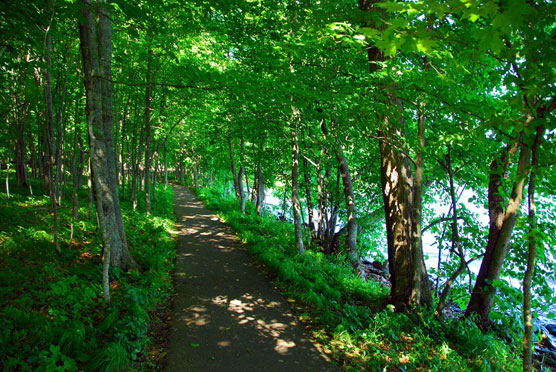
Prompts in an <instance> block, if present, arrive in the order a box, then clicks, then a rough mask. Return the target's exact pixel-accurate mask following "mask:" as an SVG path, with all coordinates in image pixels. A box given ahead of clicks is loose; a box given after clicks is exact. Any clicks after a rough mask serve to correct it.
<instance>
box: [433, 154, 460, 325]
mask: <svg viewBox="0 0 556 372" xmlns="http://www.w3.org/2000/svg"><path fill="white" fill-rule="evenodd" d="M446 171H447V172H448V177H449V182H450V199H451V201H452V208H451V209H452V252H457V255H458V257H459V266H458V268H457V270H456V271H455V272H454V273H453V274H452V275H450V277H449V278H448V280H447V281H446V284H445V285H444V289H443V290H442V293H441V294H440V298H439V300H438V305H437V306H436V312H437V313H438V314H440V313H441V312H442V310H444V307H445V306H446V299H447V298H448V294H449V293H450V289H451V288H452V285H453V284H454V282H455V281H456V279H457V278H458V277H459V276H460V275H461V273H463V272H464V271H465V268H466V267H467V263H466V262H465V255H464V253H463V249H462V248H461V244H460V242H459V232H458V208H457V199H456V187H455V184H454V176H455V174H454V171H453V169H452V158H451V147H450V145H448V155H446Z"/></svg>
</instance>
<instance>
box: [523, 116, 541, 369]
mask: <svg viewBox="0 0 556 372" xmlns="http://www.w3.org/2000/svg"><path fill="white" fill-rule="evenodd" d="M543 133H544V126H540V127H538V128H537V136H536V137H535V142H534V144H533V148H532V150H531V157H532V160H531V175H530V177H529V190H528V195H527V202H528V206H529V235H528V242H529V252H528V255H527V270H526V271H525V277H524V278H523V327H524V332H523V370H524V371H532V370H533V363H532V356H533V313H532V312H531V285H532V282H533V277H534V276H535V269H536V266H537V238H536V232H535V230H536V229H537V214H536V213H537V207H536V205H535V178H536V174H537V171H536V170H537V167H538V163H539V159H538V156H537V151H538V148H539V146H540V143H541V142H542V140H543Z"/></svg>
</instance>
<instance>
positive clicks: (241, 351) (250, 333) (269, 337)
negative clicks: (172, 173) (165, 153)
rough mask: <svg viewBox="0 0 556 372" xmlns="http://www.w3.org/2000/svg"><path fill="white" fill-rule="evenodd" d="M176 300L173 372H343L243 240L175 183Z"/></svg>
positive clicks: (170, 347) (170, 363)
mask: <svg viewBox="0 0 556 372" xmlns="http://www.w3.org/2000/svg"><path fill="white" fill-rule="evenodd" d="M174 202H175V210H176V215H177V217H178V229H179V234H180V236H179V242H178V257H177V259H176V268H175V275H174V285H175V292H176V294H175V300H174V309H173V316H172V326H171V330H170V336H169V343H168V357H167V365H166V371H168V372H178V371H179V372H185V371H195V372H204V371H242V372H243V371H253V372H254V371H288V372H297V371H339V370H340V369H339V367H337V366H336V365H335V364H333V363H331V362H329V361H327V360H326V358H325V356H324V355H323V354H322V353H320V352H319V351H318V350H317V348H316V347H315V345H314V344H313V343H312V342H311V341H310V340H309V338H308V335H307V334H306V332H305V331H304V329H303V327H302V325H301V324H298V322H297V321H296V319H295V317H294V316H293V314H292V313H291V311H290V309H289V305H288V304H287V302H286V301H285V300H284V298H283V297H282V296H281V295H280V294H279V293H277V292H276V291H275V290H274V289H273V288H272V287H271V286H270V284H269V283H268V280H267V279H266V278H265V277H264V275H262V274H261V273H260V272H259V270H258V269H257V268H256V266H255V264H254V262H253V260H252V259H251V258H250V257H249V256H248V254H247V253H246V252H245V251H244V250H243V249H242V248H241V247H240V246H239V243H238V242H237V239H236V238H235V237H234V236H233V235H232V234H231V233H230V232H229V231H228V229H227V228H226V226H225V225H224V224H222V223H221V222H220V221H219V220H218V218H217V217H216V216H215V215H214V214H213V213H212V212H211V211H209V210H207V209H206V208H204V207H203V205H202V203H201V202H199V201H198V200H197V199H196V197H195V196H194V195H193V193H192V192H191V191H189V190H187V189H185V188H184V187H181V186H174Z"/></svg>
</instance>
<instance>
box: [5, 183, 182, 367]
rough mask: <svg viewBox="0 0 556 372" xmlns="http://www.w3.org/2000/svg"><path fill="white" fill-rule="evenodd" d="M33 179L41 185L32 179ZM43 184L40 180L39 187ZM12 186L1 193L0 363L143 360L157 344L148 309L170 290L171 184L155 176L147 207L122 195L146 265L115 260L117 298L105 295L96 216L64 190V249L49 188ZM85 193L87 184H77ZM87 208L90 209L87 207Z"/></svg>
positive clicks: (128, 363)
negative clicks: (133, 268) (57, 242)
mask: <svg viewBox="0 0 556 372" xmlns="http://www.w3.org/2000/svg"><path fill="white" fill-rule="evenodd" d="M34 186H36V185H34ZM37 189H38V187H37ZM26 193H27V191H26V190H24V189H18V188H17V187H14V193H13V195H12V197H11V198H10V199H7V198H6V197H5V196H4V195H1V196H0V215H1V216H9V218H1V219H0V230H1V231H2V235H1V236H2V238H1V239H0V252H1V253H2V254H1V255H0V279H1V280H2V286H1V287H0V291H1V292H0V295H1V296H0V317H1V318H2V322H3V327H2V330H1V331H0V361H1V362H0V366H2V367H3V370H20V369H21V370H43V371H82V370H91V371H124V370H129V369H130V368H132V369H140V363H141V360H143V359H145V356H144V352H145V348H146V347H147V346H148V345H149V344H150V342H151V340H150V335H149V323H150V321H151V315H150V314H151V312H153V311H155V310H156V309H158V308H159V307H161V306H164V303H165V302H166V301H167V299H168V298H169V296H170V294H171V290H172V281H171V271H172V268H173V258H174V254H175V253H174V252H175V250H174V245H175V242H174V239H173V237H172V236H171V234H170V232H169V231H170V230H171V228H172V226H173V218H172V210H173V202H172V190H171V189H165V188H164V187H160V186H157V199H156V201H155V202H154V203H153V211H152V215H151V216H150V217H147V216H146V215H145V214H144V213H139V212H135V213H134V212H132V210H131V205H130V204H129V203H128V202H123V203H122V205H123V215H124V220H125V221H124V225H125V227H126V233H127V237H128V242H129V245H130V250H131V252H132V255H133V256H134V258H136V260H137V262H139V263H140V265H141V268H142V272H129V273H124V272H121V271H119V270H115V269H113V270H111V274H110V276H111V287H112V302H111V303H110V304H109V305H107V304H106V303H104V300H103V298H102V287H101V271H102V270H101V263H100V254H101V250H100V243H99V238H98V234H97V232H96V226H95V223H93V222H90V221H87V220H83V219H81V220H79V221H77V222H76V225H75V231H74V241H73V244H72V245H71V246H70V245H69V241H68V238H69V229H68V228H67V227H65V226H69V220H70V213H71V208H69V207H68V204H69V201H66V200H64V201H63V203H62V206H61V207H60V209H59V212H60V218H61V219H62V221H63V222H62V223H61V226H64V227H62V229H61V231H60V238H61V241H62V244H61V246H62V254H60V255H58V254H56V253H55V250H54V247H53V244H52V239H53V236H52V233H51V227H50V226H49V225H50V223H51V220H50V216H48V215H47V214H46V213H44V211H45V210H48V208H49V201H48V198H47V197H45V196H43V195H35V196H28V195H26ZM80 198H81V200H86V198H87V195H86V190H80ZM79 214H80V217H83V216H86V215H87V211H86V210H84V209H83V208H82V209H81V210H80V212H79Z"/></svg>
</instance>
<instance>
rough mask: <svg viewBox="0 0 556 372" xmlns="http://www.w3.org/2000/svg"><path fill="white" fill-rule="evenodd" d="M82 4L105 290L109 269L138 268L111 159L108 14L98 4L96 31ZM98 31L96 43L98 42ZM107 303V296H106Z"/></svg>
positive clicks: (87, 3)
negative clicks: (112, 267) (110, 267)
mask: <svg viewBox="0 0 556 372" xmlns="http://www.w3.org/2000/svg"><path fill="white" fill-rule="evenodd" d="M82 2H83V4H84V9H83V19H84V23H80V25H79V29H80V40H81V54H82V61H83V72H84V83H85V91H86V93H87V122H88V129H89V142H90V149H91V165H92V173H93V182H94V184H95V185H94V190H95V199H96V207H97V214H98V217H99V225H100V230H101V235H102V240H103V243H104V254H103V260H104V270H103V273H104V288H105V289H106V290H108V285H107V280H108V279H107V275H108V268H107V267H108V265H109V264H110V265H112V266H114V267H118V268H121V269H122V270H128V269H130V268H137V264H136V263H135V261H134V260H133V259H132V258H131V255H130V254H129V251H128V247H127V243H126V239H125V234H124V232H123V222H122V216H121V210H120V205H119V199H118V192H117V183H116V169H115V166H116V165H115V159H114V148H113V146H114V140H113V130H114V129H113V125H114V123H113V113H112V72H111V59H112V40H111V26H110V12H109V10H108V8H107V7H106V5H105V2H104V1H99V3H98V5H99V6H98V8H97V9H98V29H97V27H95V24H94V21H93V16H92V14H91V5H90V0H82ZM97 31H98V39H97ZM105 298H106V300H107V301H109V299H110V297H109V293H108V292H105Z"/></svg>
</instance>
